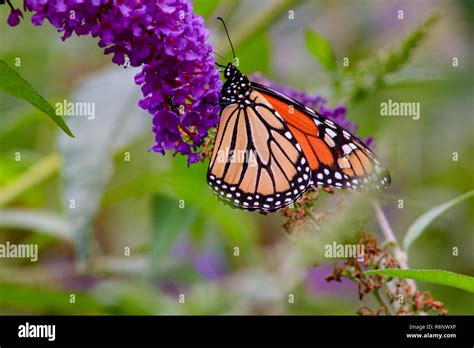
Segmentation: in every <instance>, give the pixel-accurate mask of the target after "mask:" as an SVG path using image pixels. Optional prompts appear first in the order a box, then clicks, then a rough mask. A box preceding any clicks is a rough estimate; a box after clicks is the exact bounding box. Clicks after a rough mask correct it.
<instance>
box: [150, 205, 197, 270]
mask: <svg viewBox="0 0 474 348" xmlns="http://www.w3.org/2000/svg"><path fill="white" fill-rule="evenodd" d="M185 202H186V201H185V200H178V199H176V198H174V199H173V198H170V197H167V196H156V197H155V198H154V199H153V203H152V207H153V208H152V209H153V211H152V216H153V224H152V226H153V237H152V243H151V255H150V256H151V273H152V274H153V273H154V272H155V271H156V270H157V269H159V267H160V264H161V262H162V261H163V260H164V258H165V257H166V256H168V254H169V252H170V250H171V248H172V247H173V245H174V244H175V243H176V242H177V241H178V238H179V236H180V235H181V233H182V232H184V231H186V230H187V229H189V228H190V226H191V222H192V221H193V220H194V218H195V217H196V211H195V210H194V209H193V208H192V207H188V206H186V203H185Z"/></svg>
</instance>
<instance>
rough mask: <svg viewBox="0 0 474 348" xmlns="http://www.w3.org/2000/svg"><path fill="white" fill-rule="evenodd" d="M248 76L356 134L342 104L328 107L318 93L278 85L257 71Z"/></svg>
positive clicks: (368, 139) (370, 139) (369, 138)
mask: <svg viewBox="0 0 474 348" xmlns="http://www.w3.org/2000/svg"><path fill="white" fill-rule="evenodd" d="M249 78H250V80H251V81H255V82H257V83H260V84H263V85H265V86H268V87H270V88H273V89H275V90H277V91H279V92H281V93H283V94H286V95H287V96H289V97H291V98H293V99H295V100H298V101H299V102H301V103H303V104H304V105H307V106H308V107H310V108H312V109H314V110H316V111H318V112H319V113H320V114H321V115H323V116H325V117H327V118H329V119H331V120H333V121H334V122H336V123H337V124H338V125H339V126H341V127H342V128H344V129H347V130H348V131H350V132H351V133H353V134H354V135H357V134H356V131H357V125H356V124H355V123H354V122H351V121H350V120H349V119H347V118H346V111H347V110H346V108H345V106H344V105H338V106H336V107H335V108H330V107H328V106H327V105H326V99H325V98H324V97H321V96H320V95H309V94H307V93H306V92H303V91H298V90H295V89H293V88H290V87H284V86H280V85H278V84H276V83H274V82H272V81H270V80H268V79H267V78H266V77H265V76H263V75H262V74H260V73H258V72H257V73H253V74H251V75H250V77H249ZM372 141H373V139H372V137H368V138H367V139H366V140H365V141H364V142H365V144H366V145H367V146H370V145H371V143H372Z"/></svg>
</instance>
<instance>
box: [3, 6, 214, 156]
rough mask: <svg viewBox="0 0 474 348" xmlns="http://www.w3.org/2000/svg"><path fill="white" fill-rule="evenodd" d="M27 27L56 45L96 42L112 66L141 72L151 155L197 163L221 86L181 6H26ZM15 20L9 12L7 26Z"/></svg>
mask: <svg viewBox="0 0 474 348" xmlns="http://www.w3.org/2000/svg"><path fill="white" fill-rule="evenodd" d="M24 9H25V10H26V11H31V12H33V13H34V14H33V15H32V17H31V21H32V23H33V24H34V25H42V24H43V22H44V20H45V19H46V20H48V21H49V22H50V23H51V24H52V25H53V26H54V27H55V28H56V29H57V30H58V31H59V32H61V33H62V37H61V38H62V40H66V39H67V38H69V37H70V36H71V35H72V34H73V33H75V34H76V35H78V36H80V35H91V36H93V37H97V38H98V39H99V42H98V45H99V46H100V47H101V48H104V53H106V54H112V55H113V57H112V61H113V62H114V63H116V64H118V65H125V66H126V65H128V64H130V65H132V66H141V67H142V70H141V72H139V73H138V74H137V75H136V77H135V82H136V83H137V84H138V85H140V86H141V90H142V93H143V98H142V99H141V100H140V101H139V106H140V107H141V108H143V109H145V110H148V111H149V112H150V113H151V114H152V115H153V132H154V133H155V140H156V143H155V145H154V146H153V147H152V148H151V149H152V150H153V151H156V152H160V153H163V154H164V152H165V150H174V151H175V154H176V153H180V154H182V155H187V156H188V163H193V162H196V161H198V160H199V158H200V157H199V154H198V153H199V146H200V145H201V144H202V142H203V140H204V138H205V137H206V136H207V133H208V130H209V129H210V128H212V127H214V126H215V125H216V124H217V122H218V111H219V109H218V107H217V106H216V105H215V103H217V102H218V100H219V93H220V88H221V81H220V77H219V71H218V70H217V69H216V68H215V61H214V57H213V54H212V53H213V52H212V46H211V45H210V44H208V43H207V39H208V36H209V32H208V30H207V29H206V28H205V27H204V20H203V18H202V17H200V16H199V15H196V14H194V13H193V7H192V4H191V2H190V1H188V0H91V1H84V0H51V1H46V0H25V1H24ZM20 16H22V14H21V11H19V10H15V9H13V8H12V12H11V14H10V16H9V18H8V23H9V24H10V25H12V26H15V25H17V24H18V22H19V20H20V19H19V18H20Z"/></svg>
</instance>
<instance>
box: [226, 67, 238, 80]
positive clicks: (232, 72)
mask: <svg viewBox="0 0 474 348" xmlns="http://www.w3.org/2000/svg"><path fill="white" fill-rule="evenodd" d="M238 74H241V72H240V71H239V69H237V67H236V66H235V65H234V64H232V63H227V66H226V67H225V70H224V77H225V78H226V79H227V80H232V78H233V77H234V76H236V75H238Z"/></svg>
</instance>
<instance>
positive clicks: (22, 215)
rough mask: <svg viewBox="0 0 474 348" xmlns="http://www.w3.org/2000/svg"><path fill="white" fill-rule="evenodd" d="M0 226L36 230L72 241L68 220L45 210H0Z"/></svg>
mask: <svg viewBox="0 0 474 348" xmlns="http://www.w3.org/2000/svg"><path fill="white" fill-rule="evenodd" d="M0 227H3V228H15V229H22V230H30V231H37V232H42V233H45V234H49V235H52V236H54V237H57V238H61V239H63V240H66V241H72V233H71V229H70V226H69V224H68V222H67V221H66V220H65V219H64V218H63V217H61V216H58V215H56V214H52V213H49V212H45V211H36V210H26V209H8V210H0Z"/></svg>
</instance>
